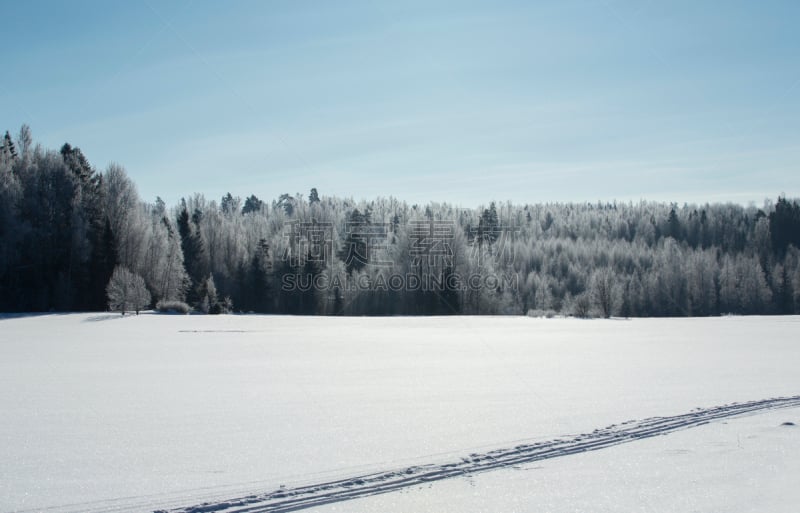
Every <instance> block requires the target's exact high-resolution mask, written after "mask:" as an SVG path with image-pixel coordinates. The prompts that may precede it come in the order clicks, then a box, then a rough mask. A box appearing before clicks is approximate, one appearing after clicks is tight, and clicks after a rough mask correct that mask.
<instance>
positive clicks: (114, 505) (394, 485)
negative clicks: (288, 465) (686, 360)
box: [41, 396, 800, 513]
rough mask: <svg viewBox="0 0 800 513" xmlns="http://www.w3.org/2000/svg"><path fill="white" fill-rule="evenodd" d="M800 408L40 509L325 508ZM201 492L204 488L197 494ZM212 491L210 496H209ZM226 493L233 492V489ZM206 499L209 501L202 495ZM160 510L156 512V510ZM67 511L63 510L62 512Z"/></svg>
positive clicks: (754, 406)
mask: <svg viewBox="0 0 800 513" xmlns="http://www.w3.org/2000/svg"><path fill="white" fill-rule="evenodd" d="M795 407H800V396H791V397H776V398H772V399H763V400H759V401H751V402H746V403H732V404H727V405H724V406H715V407H711V408H697V409H695V410H692V411H691V412H689V413H684V414H681V415H675V416H670V417H652V418H648V419H644V420H638V421H637V420H629V421H626V422H623V423H621V424H614V425H610V426H607V427H604V428H600V429H595V430H594V431H592V432H591V433H583V434H580V435H568V436H564V437H560V438H554V439H552V440H547V441H542V442H536V443H530V444H520V445H516V446H514V447H511V448H505V449H494V450H491V451H488V452H483V453H472V454H469V455H468V456H464V457H462V458H460V459H458V460H452V461H449V462H442V463H429V464H424V465H415V466H410V467H404V468H396V469H392V470H386V471H383V472H373V473H369V474H363V475H357V476H353V477H349V478H340V479H335V480H331V481H327V482H320V483H316V484H310V485H302V486H296V487H283V486H282V487H280V488H279V489H277V490H272V491H269V492H265V493H251V494H247V495H244V494H243V495H241V496H239V497H234V498H230V495H229V496H228V497H229V498H226V499H224V500H222V499H221V497H223V496H224V494H225V493H226V492H224V491H221V490H218V491H217V492H216V493H215V492H213V491H212V489H208V490H207V494H202V492H201V494H198V495H200V497H198V495H195V500H200V501H203V500H205V502H202V503H200V504H196V505H193V506H183V507H176V506H177V505H178V504H180V503H183V504H186V503H187V502H190V501H192V498H191V496H189V497H186V496H185V495H184V497H183V498H179V497H177V496H171V497H169V498H168V497H162V498H161V500H159V499H158V498H157V497H155V496H149V497H146V496H140V497H127V498H120V499H111V500H108V501H97V502H94V503H85V504H72V505H65V506H62V507H58V506H56V507H53V508H44V509H42V510H41V511H48V510H52V511H66V510H72V508H78V509H74V510H73V511H82V512H84V513H89V512H94V511H96V512H100V511H104V512H117V513H121V512H128V511H153V513H215V512H221V513H278V512H281V513H284V512H290V511H298V510H302V509H306V508H312V507H316V506H322V505H325V504H330V503H335V502H341V501H346V500H351V499H356V498H359V497H367V496H370V495H377V494H382V493H388V492H393V491H397V490H401V489H404V488H408V487H413V486H419V485H423V484H426V483H431V482H433V481H440V480H442V479H449V478H453V477H458V476H468V475H470V474H476V473H480V472H488V471H491V470H496V469H502V468H514V467H516V466H517V465H524V464H527V463H531V462H535V461H539V460H546V459H550V458H557V457H561V456H568V455H570V454H578V453H582V452H588V451H596V450H599V449H604V448H606V447H612V446H614V445H619V444H623V443H628V442H633V441H635V440H640V439H643V438H650V437H654V436H659V435H665V434H668V433H671V432H673V431H678V430H682V429H688V428H691V427H695V426H701V425H703V424H708V423H709V422H712V421H715V420H720V419H725V418H729V417H736V416H743V415H748V414H756V413H759V412H763V411H767V410H775V409H780V408H795ZM198 491H199V490H198ZM209 492H210V493H209ZM227 493H230V494H231V495H232V493H231V492H230V491H229V492H227ZM233 493H235V492H233ZM202 495H205V497H202ZM155 505H158V506H157V507H158V508H160V509H155V510H153V507H154V506H155ZM62 508H64V509H62Z"/></svg>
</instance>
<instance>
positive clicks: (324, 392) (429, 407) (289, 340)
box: [0, 314, 800, 512]
mask: <svg viewBox="0 0 800 513" xmlns="http://www.w3.org/2000/svg"><path fill="white" fill-rule="evenodd" d="M798 341H800V318H798V317H775V318H758V317H748V318H744V317H729V318H713V319H637V320H593V321H583V320H571V319H531V318H525V317H439V318H317V317H312V318H302V317H270V316H219V317H213V316H208V317H203V316H159V315H141V316H139V317H129V316H126V317H125V318H121V317H119V316H117V315H108V314H71V315H45V316H27V317H6V318H5V319H2V320H0V512H11V511H24V510H40V509H43V508H52V509H50V510H49V511H52V512H62V511H76V512H77V511H81V512H87V511H109V510H115V511H152V510H153V509H168V508H172V507H180V506H189V505H192V504H197V503H199V502H203V501H210V502H211V501H214V500H220V499H224V498H226V497H236V496H240V495H242V494H244V493H250V492H253V493H259V492H266V491H270V490H272V489H277V488H279V487H280V486H281V485H285V486H287V487H289V488H291V487H294V486H298V485H302V484H304V483H307V484H313V483H318V482H322V481H326V480H330V479H336V478H340V477H348V476H356V475H362V474H365V473H369V472H380V471H383V470H387V469H396V468H401V467H404V466H414V465H424V464H428V463H438V462H446V461H450V460H452V459H456V460H457V459H458V458H459V457H460V456H464V455H468V454H470V453H486V452H488V451H491V450H493V449H497V448H507V447H514V446H515V445H518V444H527V443H535V442H536V441H537V440H538V441H541V440H552V439H555V438H558V437H562V436H567V435H575V434H579V433H588V432H591V431H592V430H594V429H596V428H602V427H605V426H608V425H610V424H617V423H620V422H623V421H626V420H630V419H644V418H647V417H653V416H671V415H678V414H683V413H686V412H689V411H690V410H692V409H693V408H697V407H710V406H715V405H723V404H728V403H732V402H744V401H751V400H759V399H766V398H772V397H779V396H794V395H798V394H800V372H798V371H799V369H798V364H799V363H800V343H799V342H798ZM784 421H793V422H795V423H796V424H798V426H797V427H791V426H780V424H781V423H782V422H784ZM799 454H800V408H791V409H782V410H776V411H769V412H766V413H761V414H758V415H753V416H749V417H737V418H730V419H725V420H719V421H714V422H712V423H710V424H708V425H705V426H700V427H694V428H692V429H690V430H686V431H679V432H675V433H670V434H668V435H666V436H663V437H657V438H648V439H645V440H640V441H636V442H632V443H629V444H624V445H618V446H615V447H611V448H606V449H602V450H599V451H595V452H591V453H585V454H577V455H570V456H565V457H561V458H553V459H547V460H545V461H542V462H534V463H530V464H526V465H522V466H517V467H516V468H505V469H500V470H495V471H492V472H487V473H481V474H476V475H471V476H466V477H458V478H454V479H450V480H446V481H438V482H436V483H432V484H429V485H425V486H424V487H420V486H415V487H412V488H406V489H404V490H402V491H398V492H392V493H388V494H384V495H377V496H374V497H367V498H361V499H357V500H353V501H349V502H343V503H333V504H329V505H327V506H324V507H321V508H317V509H315V510H314V511H443V510H448V511H500V510H503V511H515V510H516V511H530V510H541V511H604V510H605V511H608V510H631V509H638V510H642V511H665V512H666V511H676V510H683V511H691V510H700V511H715V510H716V511H767V510H769V511H795V510H796V505H797V504H798V499H800V492H798V491H797V487H796V485H795V486H792V485H793V484H795V483H797V482H800V464H799V463H798V457H797V455H799ZM634 506H635V507H634Z"/></svg>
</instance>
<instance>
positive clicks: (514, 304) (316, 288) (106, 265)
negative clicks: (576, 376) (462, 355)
mask: <svg viewBox="0 0 800 513" xmlns="http://www.w3.org/2000/svg"><path fill="white" fill-rule="evenodd" d="M311 186H313V184H309V188H310V191H309V192H307V193H303V194H300V193H295V194H289V193H277V191H275V192H273V193H272V194H273V195H274V196H275V197H274V199H269V200H262V199H259V197H257V196H256V195H255V194H252V195H250V196H249V197H247V198H244V199H242V198H239V197H235V196H232V195H231V194H226V195H225V196H223V197H222V198H219V199H218V200H217V199H208V198H206V197H204V196H203V195H202V194H198V193H195V194H191V195H187V196H186V197H185V198H184V199H183V200H181V201H180V203H179V204H177V205H167V204H165V202H164V201H163V200H161V198H154V199H153V201H152V202H150V201H146V200H143V199H142V198H140V197H139V194H138V192H137V189H136V185H135V184H134V182H133V181H132V180H131V179H130V177H129V176H128V175H127V173H126V171H125V170H124V168H123V167H122V166H120V165H116V164H112V165H109V166H108V167H107V168H106V169H105V170H102V171H98V170H97V169H95V168H94V167H93V166H92V165H91V164H90V162H89V160H88V159H87V157H86V156H85V155H84V154H83V153H82V152H81V150H80V149H79V148H77V147H74V146H71V145H70V144H64V145H63V146H62V147H61V148H60V149H58V150H53V149H46V148H43V147H42V146H41V145H38V144H37V145H34V143H33V139H32V135H31V130H30V128H29V127H28V126H23V127H22V128H21V129H20V130H19V133H18V135H17V136H15V137H12V136H11V135H10V133H9V132H6V133H5V136H4V137H3V138H2V141H0V311H5V312H47V311H105V310H109V309H110V308H111V309H115V310H116V309H118V302H117V301H115V300H114V297H112V296H115V295H118V294H123V295H124V294H126V292H125V291H126V290H127V288H126V287H122V288H120V286H119V285H120V284H119V283H114V280H112V276H121V277H129V280H130V282H131V283H132V284H133V285H131V287H133V286H134V285H135V284H139V285H138V288H140V289H145V288H146V290H140V291H139V295H138V297H139V298H141V299H140V300H141V301H142V306H143V308H158V309H161V310H166V309H168V306H169V305H176V304H185V305H188V307H187V308H188V309H190V310H192V311H193V312H198V313H201V312H202V313H209V314H214V313H234V312H257V313H275V314H303V315H451V314H494V315H497V314H501V315H524V314H528V315H545V316H551V315H573V316H578V317H593V316H598V317H611V316H625V317H635V316H645V317H648V316H713V315H725V314H796V313H800V250H798V248H800V205H798V201H797V200H796V199H791V198H786V197H783V196H781V197H777V198H776V199H775V200H774V201H772V200H766V201H765V202H764V204H763V206H761V207H756V206H747V207H745V206H742V205H738V204H733V203H728V204H708V203H706V204H703V205H693V204H684V205H677V204H674V203H673V204H668V203H660V202H650V201H639V202H636V203H634V202H627V203H624V202H611V203H545V204H512V203H510V202H499V201H489V200H490V199H491V198H487V204H486V205H479V206H476V207H475V208H460V207H457V206H454V205H451V204H448V203H435V202H434V203H430V204H427V205H416V204H412V205H409V204H408V203H406V202H404V201H402V200H400V199H396V198H393V197H379V198H375V199H372V200H369V201H367V200H359V201H355V200H353V199H351V198H341V197H331V196H325V195H321V194H320V193H319V192H318V191H317V190H316V189H314V188H311ZM254 192H259V194H261V195H262V196H263V197H266V196H265V195H264V194H263V193H262V192H260V191H254ZM115 270H116V271H117V272H115ZM126 279H128V278H126ZM120 291H122V292H120ZM137 309H138V307H137Z"/></svg>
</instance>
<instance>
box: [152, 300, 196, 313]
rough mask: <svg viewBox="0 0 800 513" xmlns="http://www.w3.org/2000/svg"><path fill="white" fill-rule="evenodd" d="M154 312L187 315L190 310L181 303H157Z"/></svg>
mask: <svg viewBox="0 0 800 513" xmlns="http://www.w3.org/2000/svg"><path fill="white" fill-rule="evenodd" d="M156 310H158V311H159V312H161V313H176V314H188V313H189V312H190V311H191V310H192V309H191V308H190V307H189V305H187V304H186V303H184V302H183V301H159V302H158V304H156Z"/></svg>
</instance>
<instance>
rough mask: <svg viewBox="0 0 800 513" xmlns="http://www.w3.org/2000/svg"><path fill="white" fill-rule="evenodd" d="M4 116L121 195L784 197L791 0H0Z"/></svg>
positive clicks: (793, 98)
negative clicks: (76, 153)
mask: <svg viewBox="0 0 800 513" xmlns="http://www.w3.org/2000/svg"><path fill="white" fill-rule="evenodd" d="M0 7H2V12H3V18H4V19H3V22H2V32H1V33H0V42H2V48H3V50H4V51H3V64H2V67H1V68H0V69H2V72H0V77H2V78H0V120H1V121H2V128H3V129H9V130H11V131H12V133H16V131H17V130H18V128H19V126H20V125H21V124H22V123H28V124H30V125H31V128H32V130H33V134H34V138H35V139H36V140H37V141H39V142H41V143H43V144H44V145H46V146H48V147H52V148H58V147H60V145H61V144H63V143H64V142H65V141H68V142H70V143H71V144H73V145H77V146H79V147H80V148H81V149H82V150H83V151H84V153H86V155H87V157H88V158H89V159H90V161H91V162H92V163H93V164H94V165H95V166H97V167H98V168H100V169H102V168H105V166H106V165H107V164H108V163H109V162H112V161H114V162H118V163H120V164H122V165H124V166H125V168H126V169H127V170H128V173H129V174H130V175H131V177H132V178H133V179H134V180H135V182H136V183H137V185H138V187H139V191H140V194H141V195H142V197H143V198H144V199H146V200H149V201H152V200H153V199H155V196H156V195H161V196H162V197H163V198H164V199H165V200H166V201H167V202H168V203H170V204H174V203H175V202H176V201H177V200H178V199H179V198H180V197H181V196H183V195H189V194H191V193H192V192H202V193H204V194H205V195H206V196H207V197H209V198H215V199H218V198H219V197H220V196H221V195H222V194H223V193H225V192H227V191H230V192H232V193H233V194H234V195H240V196H246V195H249V194H252V193H255V194H256V195H257V196H259V197H261V198H262V199H267V200H269V199H273V198H275V197H277V196H278V195H279V194H281V193H284V192H289V193H295V192H302V193H304V194H307V192H308V190H309V189H310V188H311V187H317V188H318V189H319V191H320V193H321V194H322V195H326V194H330V195H333V194H335V195H340V196H353V197H355V198H356V199H360V198H372V197H374V196H377V195H383V196H386V195H395V196H397V197H399V198H400V199H406V200H409V201H411V202H425V201H428V200H443V201H450V202H453V203H456V204H459V205H462V206H477V205H478V204H480V203H486V202H488V201H489V200H492V199H496V200H501V201H502V200H506V199H510V200H513V201H515V202H544V201H595V200H612V199H617V200H630V199H632V200H638V199H640V198H645V199H656V200H666V201H677V202H680V203H682V202H684V201H690V202H692V201H705V200H709V201H736V202H740V203H747V202H749V201H754V202H756V203H757V204H759V205H760V204H761V202H762V201H763V200H764V198H766V197H770V198H774V197H775V196H776V195H778V194H779V193H782V192H783V193H786V194H787V195H789V196H800V172H799V171H800V166H799V165H798V164H799V163H800V30H798V24H800V2H797V1H785V2H780V1H763V2H753V1H719V2H715V1H707V2H698V1H671V2H657V1H652V2H646V1H641V2H626V1H602V0H599V1H570V0H566V1H557V2H546V3H544V2H522V1H521V2H490V1H486V2H468V1H460V2H427V1H420V2H405V1H404V2H382V3H380V5H379V4H378V2H345V1H341V2H322V1H320V2H303V1H286V2H277V1H271V2H270V1H252V2H205V1H195V2H179V1H175V2H159V1H157V0H147V1H146V2H140V1H136V0H132V1H131V2H128V3H116V2H114V3H112V2H99V1H98V2H81V1H71V2H60V1H59V2H37V1H31V2H5V1H4V2H2V5H0Z"/></svg>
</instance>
